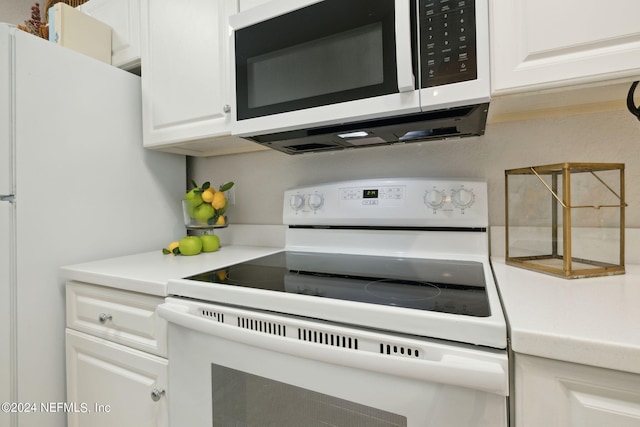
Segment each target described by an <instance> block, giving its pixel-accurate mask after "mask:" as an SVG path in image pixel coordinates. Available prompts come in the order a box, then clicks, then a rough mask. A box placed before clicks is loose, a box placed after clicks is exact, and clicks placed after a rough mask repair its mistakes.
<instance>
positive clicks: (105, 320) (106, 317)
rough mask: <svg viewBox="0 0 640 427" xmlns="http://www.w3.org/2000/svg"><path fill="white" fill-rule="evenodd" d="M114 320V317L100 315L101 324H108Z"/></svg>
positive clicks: (104, 314) (105, 314)
mask: <svg viewBox="0 0 640 427" xmlns="http://www.w3.org/2000/svg"><path fill="white" fill-rule="evenodd" d="M112 319H113V317H112V316H111V315H110V314H107V313H100V315H99V316H98V320H99V321H100V323H106V322H107V320H112Z"/></svg>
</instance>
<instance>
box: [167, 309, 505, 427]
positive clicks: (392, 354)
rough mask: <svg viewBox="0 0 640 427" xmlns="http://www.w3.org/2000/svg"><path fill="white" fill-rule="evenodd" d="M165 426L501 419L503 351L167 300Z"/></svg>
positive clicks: (487, 422) (415, 426) (412, 424)
mask: <svg viewBox="0 0 640 427" xmlns="http://www.w3.org/2000/svg"><path fill="white" fill-rule="evenodd" d="M159 313H160V315H161V316H162V317H164V318H166V319H167V320H168V321H169V360H170V363H169V390H168V391H167V395H168V398H169V405H170V411H169V412H170V424H171V425H175V426H190V427H200V426H202V427H204V426H207V427H212V426H213V427H229V426H247V427H265V426H274V427H275V426H277V427H294V426H295V427H300V426H305V427H309V426H325V425H332V426H345V427H346V426H349V427H353V426H363V427H364V426H366V427H377V426H408V427H423V426H426V425H441V426H457V427H464V426H469V427H472V426H473V427H482V426H487V427H489V426H491V427H499V426H506V425H507V397H506V396H507V394H508V374H507V372H508V371H507V369H508V368H507V356H506V353H505V352H500V351H492V350H478V349H475V348H470V346H469V347H468V346H463V345H459V346H454V345H451V344H450V343H449V344H446V345H445V344H443V343H441V342H437V341H431V340H417V339H409V338H404V337H401V336H397V335H390V334H382V333H379V332H370V331H365V330H361V329H355V328H346V327H344V326H340V325H336V324H333V323H326V322H320V321H315V320H314V321H311V320H306V319H303V318H298V317H292V316H285V315H275V314H272V313H264V312H257V311H249V310H244V309H238V308H234V307H228V306H222V305H214V304H210V303H204V302H198V301H194V300H186V299H179V298H167V300H166V302H165V303H164V304H162V305H161V306H160V307H159Z"/></svg>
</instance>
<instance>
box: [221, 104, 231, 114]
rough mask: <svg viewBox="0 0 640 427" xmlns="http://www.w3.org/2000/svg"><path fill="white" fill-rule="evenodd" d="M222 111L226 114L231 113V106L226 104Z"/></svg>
mask: <svg viewBox="0 0 640 427" xmlns="http://www.w3.org/2000/svg"><path fill="white" fill-rule="evenodd" d="M222 111H224V112H225V113H230V112H231V106H230V105H229V104H225V105H224V107H222Z"/></svg>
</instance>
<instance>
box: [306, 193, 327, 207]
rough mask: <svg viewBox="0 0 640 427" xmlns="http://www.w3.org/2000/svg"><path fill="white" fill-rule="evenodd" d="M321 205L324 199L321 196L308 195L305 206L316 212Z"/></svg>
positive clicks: (315, 194)
mask: <svg viewBox="0 0 640 427" xmlns="http://www.w3.org/2000/svg"><path fill="white" fill-rule="evenodd" d="M323 203H324V198H323V197H322V194H318V193H314V194H309V199H308V200H307V204H308V205H309V207H310V208H311V209H313V210H314V211H317V210H318V209H320V207H321V206H322V204H323Z"/></svg>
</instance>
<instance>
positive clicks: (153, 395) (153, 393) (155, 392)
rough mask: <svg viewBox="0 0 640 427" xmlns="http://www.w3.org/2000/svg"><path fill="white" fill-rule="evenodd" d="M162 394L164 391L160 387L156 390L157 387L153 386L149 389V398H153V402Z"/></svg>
mask: <svg viewBox="0 0 640 427" xmlns="http://www.w3.org/2000/svg"><path fill="white" fill-rule="evenodd" d="M164 394H165V391H164V389H163V388H161V389H159V390H158V389H157V388H154V389H153V390H152V391H151V400H153V401H154V402H157V401H158V400H160V398H161V397H162V396H163V395H164Z"/></svg>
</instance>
